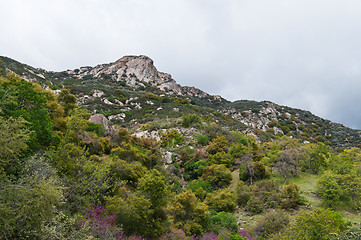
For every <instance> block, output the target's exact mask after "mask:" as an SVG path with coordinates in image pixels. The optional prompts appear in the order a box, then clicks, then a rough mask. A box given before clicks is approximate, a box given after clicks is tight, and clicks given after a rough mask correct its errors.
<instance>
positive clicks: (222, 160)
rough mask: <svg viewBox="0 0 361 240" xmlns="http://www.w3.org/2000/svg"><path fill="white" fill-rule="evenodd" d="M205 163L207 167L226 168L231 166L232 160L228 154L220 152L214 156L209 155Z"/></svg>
mask: <svg viewBox="0 0 361 240" xmlns="http://www.w3.org/2000/svg"><path fill="white" fill-rule="evenodd" d="M207 162H208V164H209V165H213V164H222V165H225V166H226V167H231V166H232V165H233V162H234V160H233V158H232V157H231V156H230V155H229V154H227V153H225V152H223V151H221V152H217V153H215V154H209V155H208V158H207Z"/></svg>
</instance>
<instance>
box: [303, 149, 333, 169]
mask: <svg viewBox="0 0 361 240" xmlns="http://www.w3.org/2000/svg"><path fill="white" fill-rule="evenodd" d="M328 157H329V149H328V147H327V145H325V144H323V143H318V144H317V145H316V146H314V147H313V148H312V149H311V152H310V159H309V164H308V171H309V172H311V170H313V171H314V172H315V173H318V172H319V170H320V168H321V167H325V166H326V159H327V158H328Z"/></svg>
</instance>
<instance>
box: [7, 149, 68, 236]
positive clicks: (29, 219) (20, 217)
mask: <svg viewBox="0 0 361 240" xmlns="http://www.w3.org/2000/svg"><path fill="white" fill-rule="evenodd" d="M20 175H21V177H20V178H19V179H17V180H9V179H5V180H3V181H2V182H1V184H0V238H2V239H40V238H41V237H42V235H43V230H44V229H43V226H44V224H46V223H48V222H49V221H51V220H52V218H53V217H54V216H55V214H56V210H57V206H59V205H60V201H61V199H62V186H61V184H60V182H59V181H58V179H57V177H56V172H55V171H54V170H53V168H52V167H51V166H50V164H48V163H47V162H46V161H45V160H44V158H42V157H39V156H35V157H31V158H29V159H26V161H25V163H24V169H23V171H22V172H21V174H20Z"/></svg>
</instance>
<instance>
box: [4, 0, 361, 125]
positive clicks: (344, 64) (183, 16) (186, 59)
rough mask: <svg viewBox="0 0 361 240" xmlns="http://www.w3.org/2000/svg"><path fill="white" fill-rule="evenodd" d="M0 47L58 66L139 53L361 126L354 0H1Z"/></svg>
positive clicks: (227, 86)
mask: <svg viewBox="0 0 361 240" xmlns="http://www.w3.org/2000/svg"><path fill="white" fill-rule="evenodd" d="M0 3H1V8H2V11H1V20H0V31H1V37H0V55H2V56H8V57H11V58H13V59H15V60H18V61H20V62H23V63H27V64H29V65H31V66H34V67H41V68H44V69H46V70H54V71H61V70H66V69H74V68H78V67H80V66H95V65H97V64H100V63H108V62H112V61H115V60H117V59H119V58H120V57H122V56H124V55H147V56H149V57H151V58H152V59H153V60H154V62H155V65H156V67H157V68H158V70H160V71H163V72H168V73H170V74H172V76H173V78H174V79H175V80H176V81H177V82H178V83H179V84H181V85H190V86H195V87H198V88H200V89H202V90H204V91H206V92H208V93H210V94H214V95H216V94H217V95H222V96H223V97H225V98H227V99H229V100H238V99H250V100H258V101H262V100H269V101H273V102H275V103H277V104H281V105H287V106H291V107H295V108H301V109H304V110H309V111H311V112H312V113H314V114H316V115H318V116H321V117H323V118H326V119H329V120H332V121H334V122H338V123H343V124H345V125H347V126H349V127H353V128H358V129H361V111H360V110H361V108H360V106H359V104H360V103H361V94H360V93H359V91H360V90H361V1H360V0H342V1H341V0H302V1H300V0H152V1H150V0H32V1H28V0H11V1H9V0H0Z"/></svg>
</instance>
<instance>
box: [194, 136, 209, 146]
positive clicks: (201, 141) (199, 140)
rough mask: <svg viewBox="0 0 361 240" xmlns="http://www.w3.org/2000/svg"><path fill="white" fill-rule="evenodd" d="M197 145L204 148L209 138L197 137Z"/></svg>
mask: <svg viewBox="0 0 361 240" xmlns="http://www.w3.org/2000/svg"><path fill="white" fill-rule="evenodd" d="M196 138H197V143H198V144H200V145H203V146H206V145H207V144H208V142H209V138H208V136H207V135H197V137H196Z"/></svg>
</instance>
